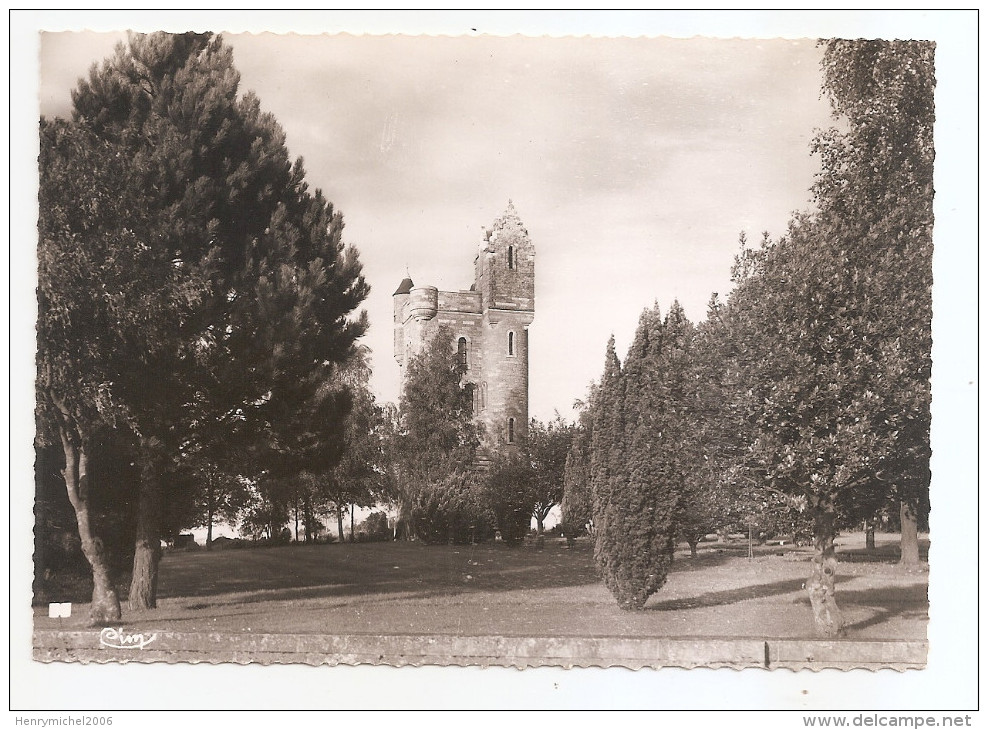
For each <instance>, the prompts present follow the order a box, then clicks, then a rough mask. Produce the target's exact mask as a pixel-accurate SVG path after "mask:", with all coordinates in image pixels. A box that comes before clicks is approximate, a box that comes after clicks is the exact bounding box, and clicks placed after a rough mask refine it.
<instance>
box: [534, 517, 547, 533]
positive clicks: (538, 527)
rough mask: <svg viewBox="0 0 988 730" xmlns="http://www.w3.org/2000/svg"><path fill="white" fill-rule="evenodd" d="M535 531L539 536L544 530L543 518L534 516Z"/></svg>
mask: <svg viewBox="0 0 988 730" xmlns="http://www.w3.org/2000/svg"><path fill="white" fill-rule="evenodd" d="M535 530H536V532H537V533H538V534H539V535H540V536H541V535H542V533H543V531H544V530H545V518H544V517H540V516H539V515H535Z"/></svg>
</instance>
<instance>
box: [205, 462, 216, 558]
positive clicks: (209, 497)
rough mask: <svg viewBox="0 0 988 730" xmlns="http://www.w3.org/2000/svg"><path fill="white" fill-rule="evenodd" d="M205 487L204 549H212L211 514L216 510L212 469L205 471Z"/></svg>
mask: <svg viewBox="0 0 988 730" xmlns="http://www.w3.org/2000/svg"><path fill="white" fill-rule="evenodd" d="M207 475H208V476H207V477H206V488H207V489H208V490H209V491H208V492H207V493H206V512H207V514H206V549H207V550H212V549H213V515H214V513H215V512H216V496H215V493H214V492H213V470H212V469H211V468H210V469H208V471H207Z"/></svg>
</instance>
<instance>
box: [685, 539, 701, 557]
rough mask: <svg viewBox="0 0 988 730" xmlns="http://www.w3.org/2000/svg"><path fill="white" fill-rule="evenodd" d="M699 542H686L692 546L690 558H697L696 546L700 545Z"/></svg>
mask: <svg viewBox="0 0 988 730" xmlns="http://www.w3.org/2000/svg"><path fill="white" fill-rule="evenodd" d="M699 542H700V541H699V540H687V541H686V544H687V545H689V546H690V557H691V558H695V557H696V546H697V543H699Z"/></svg>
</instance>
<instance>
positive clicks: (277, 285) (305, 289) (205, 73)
mask: <svg viewBox="0 0 988 730" xmlns="http://www.w3.org/2000/svg"><path fill="white" fill-rule="evenodd" d="M238 84H239V76H238V74H237V72H236V70H235V69H234V67H233V58H232V52H231V50H230V49H229V48H228V47H226V46H225V45H224V44H223V43H222V40H221V39H220V38H219V37H215V36H211V35H201V34H192V33H189V34H183V35H171V34H166V33H156V34H152V35H148V36H143V35H132V36H131V37H130V39H129V42H128V44H126V45H123V44H121V45H120V46H118V48H117V51H116V53H115V55H114V56H113V57H112V58H110V59H108V60H107V61H106V62H104V63H103V64H102V65H101V66H94V67H93V69H92V70H91V71H90V74H89V77H88V78H87V79H85V80H83V81H81V82H80V84H79V86H78V88H77V89H76V90H75V92H74V93H73V105H74V110H73V120H74V123H75V124H78V125H80V126H81V127H84V128H85V129H87V130H89V131H90V132H91V133H92V134H93V135H94V137H95V138H97V139H98V140H100V142H101V143H102V144H105V145H108V146H110V147H111V148H112V150H113V156H114V159H121V160H126V161H127V164H128V166H129V168H130V169H131V170H132V171H133V174H130V175H128V177H127V181H128V186H129V189H130V190H132V191H134V195H136V196H137V198H138V199H139V201H140V206H141V210H143V211H145V214H144V215H143V216H134V215H131V214H129V213H128V214H127V215H125V216H123V217H122V218H121V219H119V220H117V221H115V225H117V226H118V227H119V229H120V230H122V231H125V232H127V235H130V236H132V237H134V238H136V239H137V240H138V241H139V245H136V246H135V250H137V251H147V252H150V253H148V254H147V255H148V256H150V257H152V258H153V259H154V261H155V262H164V264H165V265H166V266H167V269H163V268H162V267H158V266H147V267H145V268H144V269H136V270H134V271H133V272H131V273H133V275H134V277H135V279H136V280H137V281H141V280H143V278H142V277H144V276H152V277H154V276H156V277H159V279H158V281H160V282H168V281H173V280H177V281H178V282H180V284H181V286H180V287H178V286H176V287H174V292H177V293H178V294H179V295H180V296H169V295H167V294H165V295H162V294H160V293H156V292H155V291H154V290H152V291H151V292H150V293H149V294H148V295H147V296H146V297H145V298H144V299H143V300H140V301H129V300H127V301H125V302H124V303H125V305H126V307H129V309H126V308H123V307H119V308H118V309H119V312H121V313H122V314H121V315H120V316H118V317H117V321H118V322H119V323H120V324H119V325H118V326H117V327H116V330H115V331H116V333H117V334H118V335H119V339H120V340H121V341H122V342H124V343H125V344H126V348H123V349H118V350H117V351H114V350H112V349H110V350H108V351H106V352H104V353H102V354H101V357H102V358H105V359H106V360H108V361H109V362H112V363H114V364H115V365H114V367H117V369H116V370H114V372H113V373H112V377H106V376H104V375H103V372H102V370H101V369H100V368H101V367H102V365H101V364H99V363H96V365H94V364H93V358H91V359H89V360H86V359H84V358H75V359H74V360H73V361H72V362H71V363H70V365H69V367H70V368H71V369H72V370H73V371H74V373H73V375H74V377H76V378H79V379H82V378H91V379H93V380H94V381H95V382H97V383H99V384H101V386H100V387H101V388H102V393H103V395H102V396H101V398H102V400H103V402H106V403H112V405H113V407H114V408H115V409H117V410H118V411H119V412H120V413H121V414H123V417H122V418H121V419H120V420H119V423H121V424H126V425H127V427H128V428H130V429H131V430H132V431H133V432H134V433H135V434H136V435H137V436H138V437H139V441H140V452H141V456H140V459H139V461H140V464H141V473H142V479H141V485H140V489H139V500H138V516H137V524H136V533H137V534H136V541H135V556H134V569H133V579H132V582H131V591H130V603H131V606H132V607H134V608H152V607H154V606H155V603H156V590H157V589H156V586H157V563H158V558H159V557H160V547H159V546H160V536H161V514H162V512H163V503H164V500H166V499H168V498H169V485H168V484H167V483H166V480H165V477H166V475H167V474H168V473H169V472H170V470H171V468H172V467H173V466H174V463H175V461H176V460H177V458H178V454H179V452H180V449H182V448H183V445H184V444H186V443H188V440H189V438H190V434H194V433H195V431H196V424H197V423H206V422H209V421H210V420H211V421H212V423H213V424H214V425H217V426H218V427H220V428H222V427H223V426H226V427H228V428H230V429H231V430H232V429H237V428H239V429H244V430H246V431H247V432H248V434H252V437H254V438H262V437H263V438H266V439H267V442H268V444H269V445H270V446H271V448H270V449H269V455H271V456H274V457H276V456H277V455H278V454H279V453H282V450H283V449H287V450H288V451H291V452H292V453H293V454H294V455H296V456H298V455H301V457H302V460H301V462H296V463H299V464H301V463H302V462H304V461H305V460H306V459H315V460H319V459H325V458H332V457H333V455H334V453H335V454H336V455H338V450H337V451H336V452H334V450H333V449H332V448H326V447H329V446H331V445H332V443H333V438H332V436H333V434H334V432H335V431H337V430H338V427H339V425H340V423H341V417H342V415H343V414H344V413H345V411H346V407H347V399H346V397H345V394H340V393H338V392H335V391H333V389H332V388H329V387H327V385H326V383H327V381H331V378H332V373H333V368H334V366H335V364H336V363H338V362H340V361H342V360H343V359H344V358H346V357H347V355H348V353H349V352H350V349H351V348H352V346H353V343H354V340H355V339H356V338H357V337H358V336H359V335H360V334H362V333H363V331H364V330H365V328H366V318H365V317H362V316H358V317H354V316H352V314H353V312H354V310H355V308H356V307H357V306H358V305H359V303H360V302H361V301H362V300H363V298H364V297H365V296H366V294H367V291H368V288H367V285H366V283H365V282H364V280H363V278H362V276H361V275H360V263H359V260H358V258H357V256H356V253H355V252H354V251H352V250H351V249H348V248H346V247H345V246H344V245H343V243H342V241H341V232H342V219H341V218H340V216H339V214H338V213H336V212H335V211H334V210H333V208H332V206H331V205H330V204H329V203H328V202H327V201H326V200H325V199H323V197H322V195H321V193H320V192H319V191H318V190H317V191H316V192H315V193H314V194H312V193H309V192H308V190H307V187H306V185H305V182H304V170H303V168H302V165H301V161H299V162H297V163H295V164H294V165H293V164H292V163H291V162H290V160H289V158H288V153H287V149H286V148H285V135H284V132H283V131H282V130H281V128H280V127H279V125H278V124H277V122H276V121H275V120H274V118H273V117H271V116H270V115H266V114H263V113H262V112H261V111H260V105H259V102H258V100H257V98H256V97H254V96H253V95H252V94H249V93H248V94H244V95H239V94H238ZM42 164H43V165H44V162H43V163H42ZM77 193H78V194H79V199H78V204H79V206H80V208H82V209H85V208H86V206H87V205H88V201H87V198H88V197H89V196H88V193H87V192H86V191H85V190H79V191H77ZM41 213H42V228H43V229H44V228H45V227H46V226H47V225H48V224H47V223H46V218H47V217H49V215H50V213H49V210H48V209H46V207H45V206H42V208H41ZM80 220H81V221H82V223H83V224H84V225H88V223H89V219H88V218H87V217H86V216H85V215H84V216H82V217H81V218H80ZM97 270H99V269H97ZM40 273H41V274H42V277H44V276H48V272H47V271H46V270H45V269H42V270H41V272H40ZM58 273H59V272H58V271H57V270H54V269H53V270H52V278H51V279H50V281H47V282H43V283H42V287H41V288H47V289H48V290H51V291H62V290H65V291H68V290H69V289H67V285H68V284H69V283H70V282H69V280H68V279H65V278H64V277H63V278H58V277H57V274H58ZM98 281H99V286H106V287H107V290H108V291H109V292H110V293H111V296H112V293H113V292H114V289H113V287H112V282H107V281H106V280H98ZM160 289H161V287H159V291H160ZM84 306H85V304H84V302H82V301H81V300H80V299H76V300H72V301H68V300H66V301H65V302H64V303H63V307H64V310H65V312H69V313H71V312H73V311H75V310H77V309H79V308H80V307H84ZM145 310H148V311H150V312H157V311H160V312H162V317H161V318H160V320H159V321H160V326H158V327H157V328H154V327H147V326H146V322H145V321H144V320H149V321H150V318H148V317H146V316H145V315H144V314H143V313H144V311H145ZM128 317H129V318H130V319H128ZM47 344H48V345H53V344H54V340H52V341H49V342H48V343H47ZM39 350H40V351H41V352H42V353H44V352H45V350H44V348H39ZM130 354H133V356H132V357H126V355H130ZM95 359H96V360H98V359H99V358H95ZM105 410H106V409H105V408H104V411H105ZM327 455H328V456H327ZM275 461H277V459H275ZM286 461H288V460H287V459H286V460H283V462H282V463H283V464H284V463H285V462H286ZM274 466H275V467H277V463H275V464H274Z"/></svg>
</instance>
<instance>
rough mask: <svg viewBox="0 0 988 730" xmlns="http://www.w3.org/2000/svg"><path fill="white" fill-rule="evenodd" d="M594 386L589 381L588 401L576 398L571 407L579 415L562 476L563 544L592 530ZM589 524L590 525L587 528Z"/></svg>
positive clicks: (571, 542)
mask: <svg viewBox="0 0 988 730" xmlns="http://www.w3.org/2000/svg"><path fill="white" fill-rule="evenodd" d="M596 393H597V385H596V384H595V383H591V384H590V388H589V395H588V398H587V400H586V401H585V402H584V401H580V400H577V401H576V403H575V404H574V408H576V409H577V411H578V413H579V415H578V417H577V423H576V425H575V426H574V427H573V438H572V441H571V442H570V448H569V453H567V454H566V466H565V472H564V476H563V499H562V504H561V505H560V511H561V512H562V528H563V533H564V534H565V535H566V543H567V545H569V546H572V545H573V541H574V539H575V538H576V537H578V536H580V535H581V534H583V533H584V532H585V531H587V530H588V529H589V530H590V532H591V534H592V533H593V528H592V525H593V508H592V504H591V482H590V460H591V451H590V449H591V444H592V442H593V419H594V406H595V402H596ZM588 526H589V527H588Z"/></svg>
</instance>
